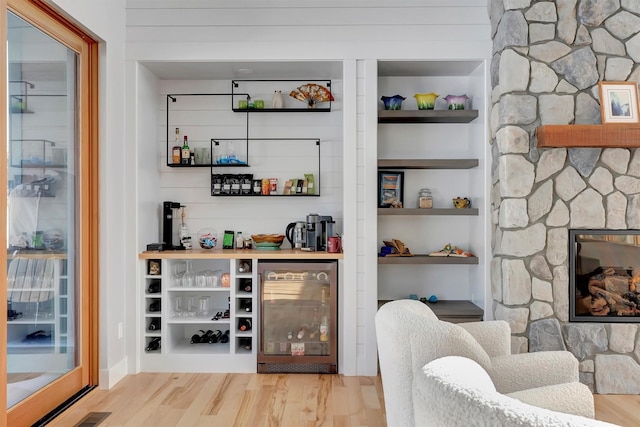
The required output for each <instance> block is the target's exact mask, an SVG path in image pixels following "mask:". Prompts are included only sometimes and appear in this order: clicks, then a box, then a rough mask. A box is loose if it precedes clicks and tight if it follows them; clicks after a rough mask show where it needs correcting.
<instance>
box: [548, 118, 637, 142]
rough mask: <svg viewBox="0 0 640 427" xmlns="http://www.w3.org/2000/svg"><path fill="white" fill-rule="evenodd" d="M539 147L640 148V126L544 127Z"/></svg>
mask: <svg viewBox="0 0 640 427" xmlns="http://www.w3.org/2000/svg"><path fill="white" fill-rule="evenodd" d="M536 136H537V137H538V147H576V148H577V147H583V148H584V147H588V148H597V147H616V148H632V147H640V124H607V125H543V126H540V127H538V129H537V130H536Z"/></svg>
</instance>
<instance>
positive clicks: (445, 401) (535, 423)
mask: <svg viewBox="0 0 640 427" xmlns="http://www.w3.org/2000/svg"><path fill="white" fill-rule="evenodd" d="M422 371H423V372H422V373H419V374H418V376H417V377H416V394H415V399H416V402H415V408H416V411H415V419H416V423H415V424H414V425H415V426H416V427H430V426H434V427H448V426H452V427H454V426H464V427H468V426H478V427H480V426H482V427H484V426H491V427H513V426H519V427H605V426H606V427H614V424H609V423H605V422H602V421H596V420H593V419H590V418H585V417H581V416H576V415H570V414H565V413H562V412H556V411H550V410H548V409H544V408H540V407H537V406H533V405H528V404H526V403H523V402H521V401H519V400H517V399H513V398H511V397H509V396H507V395H504V394H501V393H498V392H497V391H496V388H495V386H494V384H493V382H492V381H491V378H490V377H489V375H488V374H487V372H486V371H485V370H484V369H482V366H480V365H479V364H478V363H476V362H474V361H473V360H471V359H467V358H466V357H459V356H447V357H442V358H440V359H436V360H433V361H431V362H429V363H427V364H426V365H425V366H424V368H423V370H422Z"/></svg>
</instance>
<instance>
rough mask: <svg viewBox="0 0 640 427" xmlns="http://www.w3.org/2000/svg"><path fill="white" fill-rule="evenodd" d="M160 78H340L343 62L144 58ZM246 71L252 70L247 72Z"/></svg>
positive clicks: (148, 67)
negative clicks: (198, 60) (201, 60)
mask: <svg viewBox="0 0 640 427" xmlns="http://www.w3.org/2000/svg"><path fill="white" fill-rule="evenodd" d="M141 64H142V65H143V66H145V67H146V68H147V69H148V70H149V71H151V72H152V73H153V74H155V75H156V76H157V77H158V78H159V79H161V80H228V79H310V80H313V79H341V78H342V62H339V61H331V62H318V61H315V62H311V61H296V62H291V61H278V62H193V61H142V62H141ZM246 70H251V72H247V71H246Z"/></svg>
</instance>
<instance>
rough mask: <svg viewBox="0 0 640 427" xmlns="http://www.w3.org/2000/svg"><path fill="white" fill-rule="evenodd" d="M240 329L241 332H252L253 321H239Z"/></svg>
mask: <svg viewBox="0 0 640 427" xmlns="http://www.w3.org/2000/svg"><path fill="white" fill-rule="evenodd" d="M238 329H240V330H241V331H250V330H251V319H240V320H239V321H238Z"/></svg>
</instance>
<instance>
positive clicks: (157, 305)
mask: <svg viewBox="0 0 640 427" xmlns="http://www.w3.org/2000/svg"><path fill="white" fill-rule="evenodd" d="M149 311H152V312H155V311H160V301H157V300H156V301H152V302H151V304H149Z"/></svg>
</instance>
